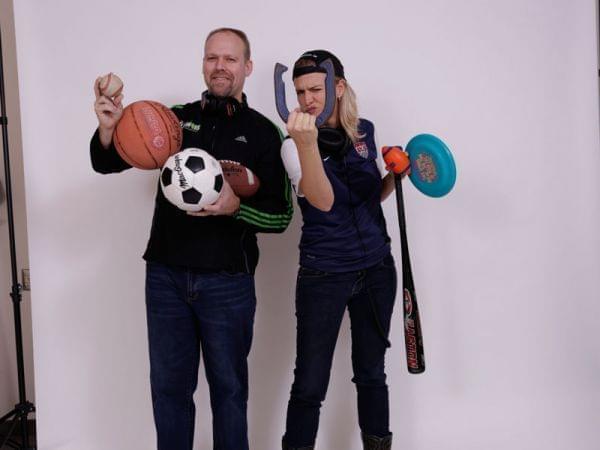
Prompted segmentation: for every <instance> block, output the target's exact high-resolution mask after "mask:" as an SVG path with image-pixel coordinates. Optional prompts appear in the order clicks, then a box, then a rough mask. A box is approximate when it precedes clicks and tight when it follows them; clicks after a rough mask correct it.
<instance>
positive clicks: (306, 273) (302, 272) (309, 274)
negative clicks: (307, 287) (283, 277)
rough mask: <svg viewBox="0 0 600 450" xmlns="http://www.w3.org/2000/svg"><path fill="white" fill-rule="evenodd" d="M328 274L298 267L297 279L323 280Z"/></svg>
mask: <svg viewBox="0 0 600 450" xmlns="http://www.w3.org/2000/svg"><path fill="white" fill-rule="evenodd" d="M328 274H329V273H328V272H323V271H322V270H316V269H310V268H308V267H304V266H300V269H298V278H323V277H325V276H327V275H328Z"/></svg>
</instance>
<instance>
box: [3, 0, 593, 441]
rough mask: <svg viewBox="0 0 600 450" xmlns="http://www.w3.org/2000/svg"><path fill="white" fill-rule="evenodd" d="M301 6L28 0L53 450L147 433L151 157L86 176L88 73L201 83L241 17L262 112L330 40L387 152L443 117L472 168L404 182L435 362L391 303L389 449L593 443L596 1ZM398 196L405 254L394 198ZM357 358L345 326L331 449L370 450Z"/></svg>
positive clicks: (205, 420)
mask: <svg viewBox="0 0 600 450" xmlns="http://www.w3.org/2000/svg"><path fill="white" fill-rule="evenodd" d="M286 8H287V9H286V11H285V12H284V7H283V4H282V3H280V2H275V1H274V0H262V1H255V2H241V1H233V2H230V3H227V4H211V5H207V4H205V3H204V2H195V1H191V0H190V1H185V0H179V1H173V2H169V3H168V4H167V3H166V2H158V1H151V2H147V1H144V2H142V1H131V2H126V3H125V2H117V1H115V0H107V1H105V2H103V4H102V7H100V8H99V7H95V8H90V6H89V4H87V3H86V2H79V1H68V0H59V1H55V2H52V3H50V2H34V1H31V0H29V1H27V0H25V1H20V2H18V3H17V4H16V5H15V13H16V14H15V16H16V31H17V50H18V52H17V55H18V59H19V88H20V94H21V112H22V121H23V147H24V154H25V168H26V189H27V208H28V216H27V218H28V227H29V243H30V244H29V247H30V258H31V269H32V281H33V283H34V286H35V290H34V292H33V293H32V294H33V295H32V302H33V330H34V343H35V347H34V348H35V352H34V357H35V371H36V394H37V395H36V399H37V406H38V415H37V417H38V422H39V428H38V431H39V440H40V447H41V448H44V449H61V450H64V449H66V450H70V449H81V448H84V449H86V450H95V449H99V450H100V449H106V448H114V449H132V448H133V449H146V448H152V446H153V443H154V434H153V424H152V417H151V405H150V397H149V386H148V380H147V373H148V363H147V347H146V327H145V321H144V299H143V270H144V266H143V262H142V261H141V259H140V255H141V253H142V251H143V248H144V245H145V243H146V239H147V236H148V230H149V226H150V220H151V214H152V208H153V195H154V187H155V182H156V173H146V172H142V171H129V172H127V173H125V174H121V175H110V176H101V175H97V174H94V173H93V172H92V170H91V168H90V165H89V160H88V158H89V157H88V142H89V138H90V136H91V133H92V131H93V130H94V128H95V126H96V119H95V116H94V114H93V111H92V103H93V94H92V89H91V86H92V82H93V80H94V79H95V77H96V76H97V75H98V74H101V73H106V72H108V71H114V72H116V73H118V74H119V75H120V76H122V78H123V79H124V80H125V83H126V88H125V89H126V91H125V95H126V102H130V101H134V100H139V99H142V98H152V99H155V100H158V101H161V102H163V103H166V104H173V103H179V102H183V101H187V100H191V99H195V98H198V97H199V95H200V93H201V91H202V90H203V88H204V87H203V83H202V80H201V55H202V43H203V39H204V36H205V35H206V33H207V32H208V31H209V30H211V29H213V28H216V27H218V26H222V25H229V26H236V27H240V28H243V29H244V30H246V31H247V32H248V34H249V36H250V39H251V41H252V44H253V50H254V61H255V72H254V74H253V75H252V77H251V78H250V79H249V81H248V84H247V89H246V91H247V93H248V97H249V101H250V103H251V104H252V105H254V107H256V108H257V109H259V110H261V111H263V112H264V113H265V114H267V115H269V116H270V117H272V118H276V114H275V108H274V101H273V94H272V84H271V83H272V68H273V64H274V62H276V61H281V62H284V63H286V64H288V65H289V64H291V63H292V62H293V61H294V60H295V58H296V57H297V56H298V55H299V54H300V53H301V52H302V51H304V50H307V49H311V48H315V47H316V48H318V47H325V48H329V49H332V50H334V51H335V53H336V54H338V56H339V57H340V58H341V59H342V61H343V62H344V64H345V66H346V73H347V75H348V79H349V80H350V82H351V83H352V85H353V86H354V87H355V89H356V91H357V92H358V95H359V101H360V108H361V111H362V114H363V115H364V116H365V117H368V118H370V119H372V120H373V121H374V122H375V124H376V126H377V129H378V134H379V140H380V143H381V144H405V143H406V142H407V141H408V139H409V138H410V137H411V136H413V135H415V134H417V133H421V132H430V133H434V134H437V135H439V136H441V137H442V138H443V139H444V140H445V141H446V142H447V143H448V144H449V145H450V147H451V148H452V150H453V152H454V154H455V157H456V161H457V164H458V170H459V173H458V181H457V184H456V187H455V190H454V191H453V192H452V193H451V194H450V195H449V196H448V197H446V198H444V199H431V198H425V197H424V196H422V195H421V194H419V193H418V192H417V191H416V190H415V189H414V188H412V187H411V186H407V187H406V189H405V190H406V208H407V214H408V232H409V239H410V247H411V251H412V258H413V261H412V262H413V266H414V274H415V280H416V285H417V292H418V295H419V300H420V302H421V309H422V311H421V313H422V318H423V321H424V329H425V331H424V332H425V345H426V352H427V360H428V369H427V372H426V373H425V374H424V375H421V376H411V375H409V374H408V373H407V371H406V368H405V363H404V351H403V341H402V339H403V337H402V325H401V309H400V308H399V307H398V308H396V312H395V317H394V327H393V333H392V342H393V347H392V349H391V350H390V352H389V357H388V363H387V372H388V379H389V383H390V386H391V388H390V394H391V399H392V402H391V403H392V428H393V431H394V432H395V434H396V437H395V441H396V444H395V445H396V446H397V447H398V448H412V449H415V450H425V449H427V450H430V449H436V450H437V449H442V450H450V449H459V448H460V449H462V450H471V449H472V450H474V449H480V448H486V449H488V450H496V449H498V450H500V449H502V450H504V449H506V448H511V449H513V450H525V449H532V448H545V449H547V450H559V449H561V450H562V449H575V448H576V449H578V450H592V449H595V448H596V447H597V442H598V439H599V438H600V431H598V427H597V423H596V420H595V418H596V417H598V413H599V412H600V411H599V408H600V407H599V406H598V405H599V404H600V394H599V393H600V389H599V388H600V386H599V383H600V381H599V380H600V376H599V375H600V358H599V355H600V339H599V337H600V336H599V335H600V332H599V331H598V327H597V319H598V316H599V313H600V304H599V303H598V301H597V299H598V296H599V294H600V280H599V278H598V273H599V272H600V252H599V250H600V240H599V237H598V232H597V230H598V229H599V226H600V210H599V205H600V202H599V192H600V181H599V178H598V177H597V176H596V172H597V168H598V167H599V164H600V152H599V150H600V148H599V147H600V145H599V141H598V136H599V130H598V84H597V40H596V29H595V27H596V16H595V2H593V1H591V0H576V1H572V0H570V1H567V0H555V1H553V2H547V1H542V0H527V1H517V0H508V1H505V2H493V1H474V0H457V1H454V2H446V1H443V0H429V1H426V2H411V1H401V2H387V1H377V2H371V3H369V4H368V5H365V4H358V3H347V2H328V3H325V2H314V1H306V2H303V3H302V4H295V5H293V6H286ZM290 9H294V10H295V12H294V13H292V12H290ZM288 84H289V78H288ZM288 98H290V95H288ZM278 123H280V122H278ZM384 210H385V213H386V217H387V220H388V226H389V232H390V235H391V236H392V238H393V239H394V241H393V251H394V254H395V256H396V259H397V260H398V261H399V260H400V252H399V244H398V239H397V236H398V234H397V233H398V231H397V228H396V224H397V219H396V213H395V205H394V202H393V200H391V199H390V200H388V201H387V202H386V203H385V204H384ZM299 226H300V223H299V218H298V217H296V219H295V222H294V223H293V224H292V226H291V227H290V229H289V230H288V232H287V233H286V234H284V235H282V236H263V237H261V239H260V243H261V246H262V254H261V265H260V268H259V270H258V273H257V289H258V295H259V306H258V312H257V320H256V339H255V341H254V346H253V351H252V355H251V399H250V407H249V408H250V411H249V415H250V435H251V441H252V448H256V449H275V448H278V445H279V444H278V443H279V439H280V436H281V433H282V432H283V426H284V413H285V404H286V402H287V395H288V391H289V386H290V382H291V372H292V368H293V358H294V334H295V323H294V316H293V298H292V296H293V290H294V279H295V277H294V274H295V266H296V259H297V249H296V245H297V241H298V234H299ZM349 357H350V353H349V334H348V323H345V324H344V331H343V332H342V334H341V336H340V340H339V343H338V348H337V352H336V359H335V364H334V369H333V370H334V372H333V376H332V382H331V386H330V390H329V393H328V398H327V401H326V403H325V407H324V409H323V413H322V422H321V424H322V427H321V431H320V433H319V446H320V448H328V449H335V450H341V449H344V450H357V449H358V448H360V445H359V443H358V431H357V425H356V409H355V401H354V394H353V391H354V388H353V386H352V385H351V383H350V378H351V370H350V363H349ZM201 377H202V378H203V375H201ZM196 397H197V403H198V405H199V406H200V407H199V412H198V418H197V425H198V426H197V439H196V447H195V448H196V449H201V448H209V447H210V444H209V443H210V439H211V437H210V417H209V414H208V412H207V402H208V399H207V390H206V385H205V383H204V382H202V383H201V384H200V388H199V390H198V392H197V396H196ZM107 431H109V432H107Z"/></svg>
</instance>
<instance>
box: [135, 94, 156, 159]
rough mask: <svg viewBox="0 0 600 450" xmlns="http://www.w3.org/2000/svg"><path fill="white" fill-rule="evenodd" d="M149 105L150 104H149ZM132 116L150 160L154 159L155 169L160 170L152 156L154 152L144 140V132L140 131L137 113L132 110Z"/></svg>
mask: <svg viewBox="0 0 600 450" xmlns="http://www.w3.org/2000/svg"><path fill="white" fill-rule="evenodd" d="M147 103H149V102H147ZM131 114H132V115H133V122H134V123H135V129H136V130H137V132H138V133H139V135H140V137H141V141H142V142H143V143H144V148H145V149H146V151H147V152H148V155H149V156H150V158H152V161H154V167H153V168H154V169H158V167H159V166H158V161H157V160H156V159H155V158H154V155H152V152H151V151H150V149H149V148H148V145H147V144H146V139H144V135H143V134H142V132H141V131H140V126H139V124H138V120H137V117H135V113H134V111H133V109H132V111H131Z"/></svg>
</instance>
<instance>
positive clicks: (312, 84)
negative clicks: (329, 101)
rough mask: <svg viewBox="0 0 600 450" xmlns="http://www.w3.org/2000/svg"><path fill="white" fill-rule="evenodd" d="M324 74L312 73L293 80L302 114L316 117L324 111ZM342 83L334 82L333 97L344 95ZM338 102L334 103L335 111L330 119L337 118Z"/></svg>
mask: <svg viewBox="0 0 600 450" xmlns="http://www.w3.org/2000/svg"><path fill="white" fill-rule="evenodd" d="M325 76H326V75H325V74H324V73H319V72H314V73H307V74H306V75H302V76H299V77H298V78H296V79H294V87H295V88H296V96H297V98H298V104H299V105H300V109H301V110H302V112H305V113H308V114H311V115H313V116H318V115H319V114H321V112H323V109H325V97H326V96H325ZM344 89H345V87H344V82H343V80H339V81H337V82H336V86H335V90H336V92H335V95H336V98H338V99H339V98H340V97H341V96H342V95H343V93H344ZM337 104H338V102H337V101H336V102H335V109H334V112H333V114H332V115H331V116H332V117H335V118H337V114H338V105H337Z"/></svg>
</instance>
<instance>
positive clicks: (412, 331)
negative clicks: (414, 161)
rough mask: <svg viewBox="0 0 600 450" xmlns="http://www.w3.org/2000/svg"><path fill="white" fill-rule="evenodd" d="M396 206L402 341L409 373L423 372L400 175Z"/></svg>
mask: <svg viewBox="0 0 600 450" xmlns="http://www.w3.org/2000/svg"><path fill="white" fill-rule="evenodd" d="M394 181H395V182H396V206H397V208H398V222H399V224H400V248H401V251H402V288H403V298H404V341H405V344H406V363H407V365H408V371H409V372H410V373H414V374H417V373H423V372H424V371H425V353H424V350H423V332H422V329H421V318H420V317H419V306H418V304H417V293H416V292H415V282H414V280H413V274H412V268H411V265H410V255H409V252H408V240H407V238H406V217H405V213H404V199H403V196H402V176H401V175H395V176H394Z"/></svg>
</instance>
